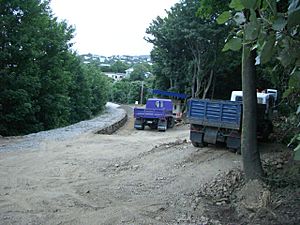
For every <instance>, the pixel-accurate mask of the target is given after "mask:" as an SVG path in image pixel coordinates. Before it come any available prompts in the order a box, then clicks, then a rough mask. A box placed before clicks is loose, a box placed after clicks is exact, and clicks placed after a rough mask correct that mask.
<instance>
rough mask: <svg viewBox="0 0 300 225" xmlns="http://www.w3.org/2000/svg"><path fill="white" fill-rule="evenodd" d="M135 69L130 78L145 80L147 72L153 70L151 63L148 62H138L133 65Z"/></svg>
mask: <svg viewBox="0 0 300 225" xmlns="http://www.w3.org/2000/svg"><path fill="white" fill-rule="evenodd" d="M133 69H134V70H133V71H132V72H131V73H130V80H132V81H137V80H145V78H146V76H145V74H146V73H147V72H150V71H151V68H150V65H149V64H148V63H138V64H135V65H134V66H133Z"/></svg>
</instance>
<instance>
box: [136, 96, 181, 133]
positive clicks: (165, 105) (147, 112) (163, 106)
mask: <svg viewBox="0 0 300 225" xmlns="http://www.w3.org/2000/svg"><path fill="white" fill-rule="evenodd" d="M134 118H135V121H134V128H136V129H138V130H144V128H145V126H146V125H147V126H149V127H150V128H151V129H157V130H159V131H166V130H167V128H172V127H174V125H175V120H174V117H173V104H172V101H171V100H170V99H158V98H150V99H148V100H147V103H146V107H145V108H137V107H135V108H134Z"/></svg>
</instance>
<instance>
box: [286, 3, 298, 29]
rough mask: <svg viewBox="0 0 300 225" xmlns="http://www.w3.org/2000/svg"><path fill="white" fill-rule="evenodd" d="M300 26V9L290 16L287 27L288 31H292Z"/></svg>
mask: <svg viewBox="0 0 300 225" xmlns="http://www.w3.org/2000/svg"><path fill="white" fill-rule="evenodd" d="M299 24H300V7H298V8H297V9H295V10H294V11H293V12H291V13H290V14H289V15H288V19H287V25H288V29H291V28H293V27H295V26H297V25H299Z"/></svg>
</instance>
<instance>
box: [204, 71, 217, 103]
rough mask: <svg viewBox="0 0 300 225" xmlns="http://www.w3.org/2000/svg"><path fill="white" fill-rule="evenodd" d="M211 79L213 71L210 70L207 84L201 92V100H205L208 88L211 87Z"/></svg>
mask: <svg viewBox="0 0 300 225" xmlns="http://www.w3.org/2000/svg"><path fill="white" fill-rule="evenodd" d="M213 77H214V70H213V69H211V70H210V75H209V80H208V82H207V85H206V88H205V89H204V91H203V96H202V99H205V98H206V95H207V92H208V91H209V88H210V86H211V82H212V79H213Z"/></svg>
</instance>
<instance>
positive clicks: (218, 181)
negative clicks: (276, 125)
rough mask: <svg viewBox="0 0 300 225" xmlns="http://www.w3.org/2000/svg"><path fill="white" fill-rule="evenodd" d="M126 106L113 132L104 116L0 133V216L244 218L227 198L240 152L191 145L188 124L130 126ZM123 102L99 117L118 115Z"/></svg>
mask: <svg viewBox="0 0 300 225" xmlns="http://www.w3.org/2000/svg"><path fill="white" fill-rule="evenodd" d="M123 109H125V110H126V111H127V114H128V120H127V122H126V123H125V124H124V126H123V127H122V128H120V129H119V130H117V131H116V132H114V133H112V134H97V132H98V131H100V130H103V129H105V128H106V127H107V124H106V125H105V126H104V125H103V126H102V125H101V126H99V127H98V128H97V130H95V129H87V131H86V132H84V133H78V134H76V135H75V134H74V135H73V136H72V135H69V136H68V138H59V139H57V138H56V139H51V138H50V139H49V138H44V139H43V138H40V139H38V140H34V139H30V140H29V141H28V140H27V138H12V139H9V138H8V139H5V140H4V141H2V144H1V151H0V179H1V182H0V224H70V225H71V224H72V225H76V224H80V225H81V224H89V225H91V224H247V220H242V219H241V218H238V217H236V216H235V215H236V213H235V208H234V206H233V204H234V200H232V199H231V196H232V195H233V194H234V193H235V192H234V191H235V190H237V189H238V188H240V187H241V186H240V184H242V181H243V178H242V177H243V176H242V174H241V173H240V172H239V171H240V168H241V157H240V155H236V154H233V153H231V152H229V151H227V150H226V149H224V148H221V147H214V146H209V147H205V148H195V147H193V146H192V145H191V143H190V142H189V125H187V124H181V125H179V126H175V127H174V128H173V129H169V130H167V131H166V132H158V131H156V130H150V129H145V130H143V131H138V130H135V129H134V128H133V118H132V108H131V107H128V106H127V107H126V106H124V107H123ZM123 109H120V108H114V110H113V111H108V113H107V114H106V116H104V117H103V118H105V119H107V120H108V119H109V118H110V116H114V117H113V119H112V121H113V122H112V123H111V124H115V123H118V122H119V121H120V120H121V119H122V118H124V116H123V112H124V110H123ZM114 111H118V113H117V115H118V116H117V117H118V118H116V117H115V114H114V113H113V112H114ZM107 120H106V121H107ZM123 122H125V121H123ZM123 122H122V123H123ZM75 127H76V126H75ZM66 129H67V128H65V129H64V130H66ZM74 129H75V130H76V128H74ZM61 131H62V130H59V131H57V132H61ZM100 133H101V132H100ZM102 133H103V132H102ZM55 136H57V137H59V136H60V133H56V134H55ZM24 140H26V143H28V142H30V143H31V142H32V144H30V145H28V144H26V145H24V146H22V143H23V141H24ZM35 143H36V144H35ZM228 179H230V180H231V181H232V183H231V184H227V183H230V182H231V181H230V182H229V181H228ZM222 184H224V185H225V186H224V185H222ZM210 186H211V187H210ZM209 187H210V188H209ZM214 187H217V189H218V191H221V188H222V190H223V191H224V192H225V194H224V193H223V191H222V193H220V194H219V195H218V196H217V194H216V196H214V194H215V193H217V192H218V191H216V190H215V189H214ZM219 187H220V190H219ZM224 187H226V189H224ZM231 190H233V191H231ZM224 195H226V196H225V197H224ZM298 211H299V210H298ZM224 215H225V217H226V218H224ZM295 216H297V215H295ZM298 221H299V220H298ZM240 222H241V223H240ZM244 222H245V223H244ZM263 224H268V223H263ZM291 224H292V223H291Z"/></svg>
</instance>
